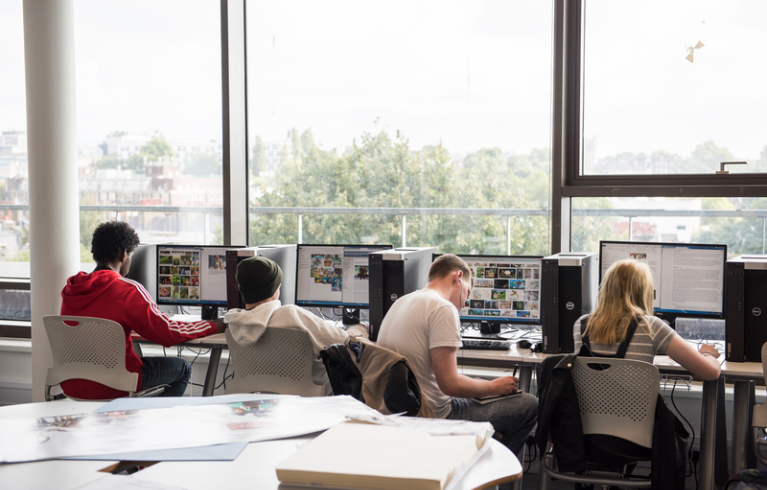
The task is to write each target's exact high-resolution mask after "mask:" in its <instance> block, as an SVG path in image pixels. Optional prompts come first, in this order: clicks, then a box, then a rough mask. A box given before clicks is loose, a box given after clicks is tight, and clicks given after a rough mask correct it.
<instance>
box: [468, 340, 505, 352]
mask: <svg viewBox="0 0 767 490" xmlns="http://www.w3.org/2000/svg"><path fill="white" fill-rule="evenodd" d="M461 343H462V344H463V345H462V348H463V349H479V350H509V349H511V342H507V341H505V340H474V339H463V340H462V341H461Z"/></svg>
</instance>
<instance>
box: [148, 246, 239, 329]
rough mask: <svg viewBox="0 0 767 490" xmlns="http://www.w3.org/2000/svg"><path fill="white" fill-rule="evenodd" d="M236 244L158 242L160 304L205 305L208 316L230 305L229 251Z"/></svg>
mask: <svg viewBox="0 0 767 490" xmlns="http://www.w3.org/2000/svg"><path fill="white" fill-rule="evenodd" d="M236 248H241V247H236V246H234V247H233V246H218V245H205V246H202V245H158V246H157V304H159V305H180V306H202V317H203V318H204V319H212V318H215V314H216V311H217V309H218V307H226V251H227V250H232V249H236Z"/></svg>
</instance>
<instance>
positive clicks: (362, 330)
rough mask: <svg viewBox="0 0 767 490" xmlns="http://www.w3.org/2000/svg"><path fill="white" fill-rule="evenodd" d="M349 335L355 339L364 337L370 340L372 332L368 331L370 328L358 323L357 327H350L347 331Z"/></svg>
mask: <svg viewBox="0 0 767 490" xmlns="http://www.w3.org/2000/svg"><path fill="white" fill-rule="evenodd" d="M346 333H347V335H349V336H350V337H351V336H355V337H362V338H364V339H369V338H370V331H369V330H368V326H367V325H366V324H364V323H358V324H357V325H350V326H349V328H347V329H346Z"/></svg>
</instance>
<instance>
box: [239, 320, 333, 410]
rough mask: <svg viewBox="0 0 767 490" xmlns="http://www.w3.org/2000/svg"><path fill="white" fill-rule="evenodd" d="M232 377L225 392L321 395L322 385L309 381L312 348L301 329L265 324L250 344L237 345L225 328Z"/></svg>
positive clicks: (323, 388)
mask: <svg viewBox="0 0 767 490" xmlns="http://www.w3.org/2000/svg"><path fill="white" fill-rule="evenodd" d="M226 343H227V345H228V346H229V357H230V359H231V361H232V364H233V366H234V377H233V378H232V379H231V380H229V381H227V382H226V393H227V394H229V393H254V392H257V391H258V392H263V393H279V394H284V395H302V396H323V395H324V394H325V387H324V386H320V385H316V384H314V382H312V364H313V362H314V359H315V358H314V349H313V345H312V341H311V339H310V338H309V334H308V333H306V332H304V331H302V330H293V329H285V328H275V327H269V328H267V329H266V331H265V332H264V334H263V335H262V336H261V338H259V339H258V342H256V343H255V344H253V345H249V346H241V345H239V344H238V343H237V341H236V340H234V338H233V337H232V334H231V332H230V331H229V329H227V330H226Z"/></svg>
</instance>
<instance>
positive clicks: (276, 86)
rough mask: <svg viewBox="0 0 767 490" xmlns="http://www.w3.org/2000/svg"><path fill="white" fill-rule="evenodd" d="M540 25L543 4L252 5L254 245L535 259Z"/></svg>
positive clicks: (545, 107) (540, 166) (543, 197)
mask: <svg viewBox="0 0 767 490" xmlns="http://www.w3.org/2000/svg"><path fill="white" fill-rule="evenodd" d="M551 19H552V8H551V4H550V3H549V2H525V3H518V2H515V3H510V2H502V1H486V2H442V1H440V2H409V1H394V2H392V1H386V2H354V1H347V2H342V1H331V2H313V1H290V2H263V1H251V2H248V3H247V39H248V46H247V50H248V102H249V106H248V127H249V132H250V148H251V154H250V170H251V172H250V183H249V195H250V201H251V202H250V206H251V208H250V240H251V244H267V243H286V242H287V243H290V242H297V241H302V242H304V243H323V242H328V243H384V244H392V245H395V246H400V245H402V244H406V245H409V246H437V247H439V250H440V251H442V252H460V253H486V254H490V253H492V254H505V253H507V252H511V253H529V254H544V253H546V252H547V251H548V250H549V228H550V223H549V218H548V208H549V200H550V196H549V189H550V184H549V182H550V177H549V174H550V161H551V156H550V150H549V147H550V140H551V129H550V128H551V117H550V114H551V102H550V101H551V65H552V63H551V38H552V33H551V25H552V21H551ZM328 208H333V209H332V210H331V209H328Z"/></svg>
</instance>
